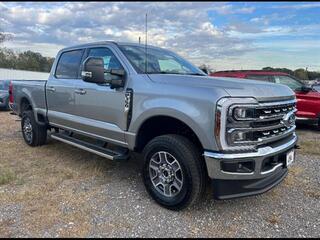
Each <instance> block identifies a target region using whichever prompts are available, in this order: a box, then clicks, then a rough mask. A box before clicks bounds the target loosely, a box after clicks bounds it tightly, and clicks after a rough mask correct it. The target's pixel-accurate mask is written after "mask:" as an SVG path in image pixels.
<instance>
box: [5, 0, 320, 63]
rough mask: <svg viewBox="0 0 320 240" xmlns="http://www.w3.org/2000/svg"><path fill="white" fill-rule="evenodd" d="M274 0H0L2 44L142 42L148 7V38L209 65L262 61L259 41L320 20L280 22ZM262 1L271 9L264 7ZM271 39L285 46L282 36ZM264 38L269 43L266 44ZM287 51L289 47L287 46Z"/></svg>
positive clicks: (314, 29)
mask: <svg viewBox="0 0 320 240" xmlns="http://www.w3.org/2000/svg"><path fill="white" fill-rule="evenodd" d="M318 5H319V6H320V4H318V3H301V4H298V3H297V4H294V5H289V4H288V5H286V4H282V5H276V6H275V8H277V9H281V10H280V11H283V10H282V9H285V8H292V9H296V10H297V9H303V8H304V9H306V8H311V7H318ZM275 8H274V9H273V6H270V5H269V6H265V5H260V4H253V3H252V4H251V3H250V5H249V4H241V5H238V4H235V3H223V2H183V3H182V2H55V3H49V2H48V3H46V2H33V3H25V2H19V3H10V2H0V13H1V14H0V26H1V27H2V28H3V29H2V30H4V31H5V32H7V33H11V34H12V35H13V37H14V39H13V40H12V41H8V42H6V43H5V45H4V46H7V47H11V48H14V49H19V50H27V49H31V50H33V51H39V52H41V53H42V54H44V55H46V56H55V54H56V53H57V51H58V50H59V49H61V48H63V47H65V46H72V45H76V44H81V43H86V42H93V41H101V40H115V41H122V42H127V41H128V42H138V40H139V37H141V41H142V42H144V40H145V39H144V37H145V14H146V13H148V43H149V44H152V45H156V46H160V47H164V48H168V49H171V50H173V51H175V52H178V53H179V54H180V55H182V56H184V57H186V58H187V59H188V60H191V62H193V63H195V64H197V65H200V64H202V63H207V64H208V63H209V64H210V65H212V66H216V68H217V69H228V68H238V67H240V66H242V67H244V68H245V67H248V68H254V67H255V66H259V67H260V66H261V64H262V62H263V63H265V62H267V61H273V60H270V59H271V58H270V56H271V53H270V52H272V50H270V51H269V52H268V54H267V53H265V52H263V51H266V49H265V47H266V46H267V45H268V44H265V45H263V44H262V45H261V41H264V42H268V43H270V42H271V40H270V41H269V39H272V41H278V40H277V38H281V37H292V38H299V37H300V38H308V37H310V38H311V37H314V35H316V34H317V36H318V38H317V39H319V32H320V26H319V25H318V24H317V23H316V21H314V23H313V24H310V22H309V23H308V24H300V25H297V24H296V25H295V24H290V25H289V24H288V23H287V22H286V23H285V24H282V23H284V22H285V21H287V20H291V19H292V20H293V18H294V17H295V15H293V13H290V14H288V13H286V14H282V12H277V10H275ZM264 9H268V13H269V12H271V13H270V14H269V15H267V14H266V13H267V12H265V11H264ZM258 10H259V13H261V14H258ZM275 23H276V24H275ZM286 24H287V25H286ZM279 44H280V45H279V46H282V47H283V48H284V49H285V48H286V45H285V44H282V45H281V43H279ZM274 45H276V44H274ZM319 45H320V44H319ZM268 46H269V47H270V49H272V44H269V45H268ZM277 46H278V45H277ZM279 46H278V47H279ZM306 48H307V46H306ZM317 49H318V48H317ZM317 49H316V50H317ZM293 52H294V49H293V48H292V47H291V48H290V53H292V54H293ZM257 54H261V56H265V58H264V59H263V61H262V60H261V59H260V60H259V61H260V63H261V64H258V62H259V61H258V60H257ZM302 54H303V53H302V52H301V51H300V55H302ZM275 55H276V54H275ZM318 55H319V54H316V53H315V54H314V55H311V56H310V57H309V58H303V59H310V58H312V57H313V58H316V57H315V56H318ZM278 59H280V57H278ZM292 59H293V58H292ZM287 60H288V59H286V61H287ZM289 60H290V59H289ZM306 61H307V60H306ZM312 61H313V62H315V61H317V60H316V59H314V60H312ZM288 64H289V63H288ZM267 65H270V64H267ZM232 66H233V67H232Z"/></svg>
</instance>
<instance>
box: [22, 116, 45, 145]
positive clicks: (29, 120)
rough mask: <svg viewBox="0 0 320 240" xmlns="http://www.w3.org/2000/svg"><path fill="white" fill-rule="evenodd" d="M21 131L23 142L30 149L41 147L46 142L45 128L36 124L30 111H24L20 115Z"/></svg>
mask: <svg viewBox="0 0 320 240" xmlns="http://www.w3.org/2000/svg"><path fill="white" fill-rule="evenodd" d="M21 129H22V135H23V138H24V141H25V142H26V143H27V144H28V145H29V146H32V147H35V146H41V145H44V144H45V143H46V140H47V128H46V126H45V125H40V124H38V123H37V122H36V120H35V118H34V114H33V112H32V111H25V112H23V114H22V119H21Z"/></svg>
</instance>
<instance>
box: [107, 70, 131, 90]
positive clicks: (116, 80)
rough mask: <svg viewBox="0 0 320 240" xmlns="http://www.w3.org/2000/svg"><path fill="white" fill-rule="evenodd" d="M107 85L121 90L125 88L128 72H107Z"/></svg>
mask: <svg viewBox="0 0 320 240" xmlns="http://www.w3.org/2000/svg"><path fill="white" fill-rule="evenodd" d="M105 73H107V74H106V75H105V78H106V83H109V84H110V88H120V87H123V86H124V83H125V75H126V72H125V71H124V70H123V69H110V70H106V71H105Z"/></svg>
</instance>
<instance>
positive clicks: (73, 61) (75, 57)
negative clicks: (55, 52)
mask: <svg viewBox="0 0 320 240" xmlns="http://www.w3.org/2000/svg"><path fill="white" fill-rule="evenodd" d="M82 54H83V50H74V51H69V52H64V53H62V54H61V56H60V59H59V62H58V65H57V69H56V74H55V76H56V78H78V77H79V68H80V63H81V58H82Z"/></svg>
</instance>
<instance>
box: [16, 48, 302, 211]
mask: <svg viewBox="0 0 320 240" xmlns="http://www.w3.org/2000/svg"><path fill="white" fill-rule="evenodd" d="M146 56H147V58H146ZM10 91H11V93H12V94H11V95H10V100H11V103H10V104H11V107H12V109H13V110H14V111H15V113H17V114H18V115H19V116H21V117H22V120H21V128H22V134H23V137H24V140H25V142H26V143H27V144H28V145H30V146H40V145H43V144H45V143H46V138H47V130H49V131H50V135H51V137H52V138H53V139H56V140H59V141H62V142H64V143H67V144H71V145H73V146H75V147H79V148H81V149H84V150H86V151H89V152H93V153H95V154H98V155H100V156H103V157H105V158H108V159H111V160H114V161H122V160H126V159H128V158H129V156H130V151H135V152H140V153H142V155H143V159H144V164H143V169H142V176H143V181H144V184H145V187H146V189H147V191H148V193H149V194H150V195H151V196H152V197H153V198H154V199H155V201H156V202H158V203H159V204H161V205H162V206H165V207H167V208H169V209H174V210H178V209H182V208H184V207H186V206H188V205H191V204H194V203H195V202H196V201H197V200H199V199H200V198H201V196H202V194H203V193H204V191H205V188H206V183H207V180H208V177H209V178H210V179H211V180H212V182H213V190H214V197H215V198H217V199H229V198H235V197H243V196H249V195H253V194H259V193H263V192H265V191H268V190H269V189H271V188H273V187H274V186H275V185H277V184H278V183H280V182H281V181H282V180H283V179H284V178H285V176H286V175H287V172H288V166H289V165H290V164H291V163H292V161H293V160H294V148H295V146H296V142H297V136H296V134H295V122H294V112H295V111H296V109H295V103H296V100H295V96H294V92H293V91H292V90H291V89H290V88H288V87H286V86H283V85H279V86H277V85H275V84H271V83H265V82H261V81H253V80H246V81H239V80H238V79H230V78H229V79H226V78H211V77H209V76H207V75H205V74H204V73H203V72H202V71H201V70H200V69H198V68H197V67H195V66H194V65H192V64H191V63H189V62H188V61H186V60H184V59H183V58H181V57H180V56H178V55H176V54H175V53H173V52H171V51H168V50H165V49H161V48H157V47H153V46H148V50H147V54H146V52H145V46H141V45H139V44H129V43H115V42H100V43H92V44H85V45H79V46H74V47H69V48H65V49H62V50H61V51H60V52H59V53H58V55H57V57H56V58H55V62H54V64H53V66H52V69H51V73H50V77H49V79H48V81H13V82H12V83H11V85H10ZM83 136H86V138H83ZM97 140H98V141H97Z"/></svg>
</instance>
